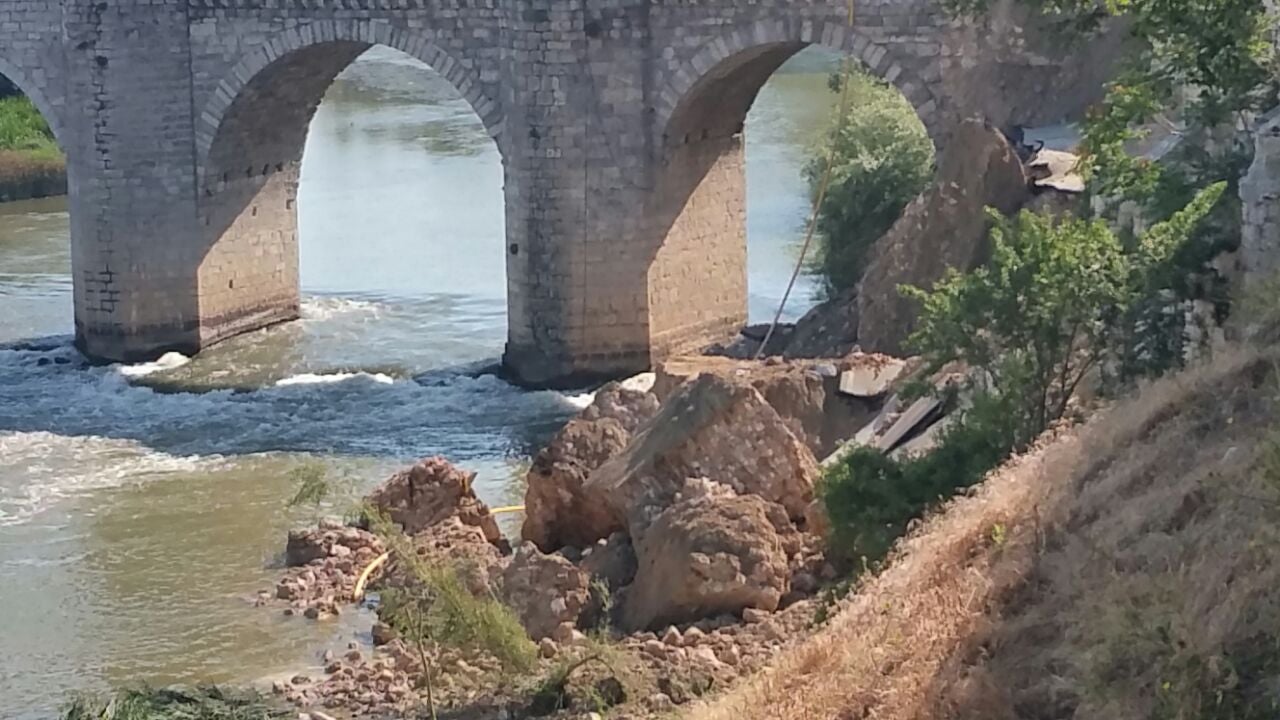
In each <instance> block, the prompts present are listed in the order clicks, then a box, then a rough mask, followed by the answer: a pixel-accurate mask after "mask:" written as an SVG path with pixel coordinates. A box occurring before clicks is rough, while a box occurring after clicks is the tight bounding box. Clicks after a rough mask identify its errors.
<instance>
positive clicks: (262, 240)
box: [196, 25, 503, 347]
mask: <svg viewBox="0 0 1280 720" xmlns="http://www.w3.org/2000/svg"><path fill="white" fill-rule="evenodd" d="M311 35H312V33H306V32H299V31H286V32H283V33H280V34H278V35H277V36H275V37H273V38H272V39H269V40H268V41H266V42H265V43H263V45H262V46H261V47H260V48H259V49H258V50H257V51H255V52H253V53H251V54H249V55H248V56H246V57H245V58H244V59H242V60H241V61H240V62H239V63H238V64H237V65H236V66H235V67H233V68H232V69H231V70H230V71H229V72H228V73H227V75H226V77H225V78H224V79H223V80H222V81H221V83H220V84H219V86H218V88H217V89H216V90H215V91H214V93H213V94H212V96H211V98H210V99H209V100H208V101H207V102H206V107H205V109H204V110H203V111H202V112H201V114H200V116H199V120H198V122H197V129H196V152H197V173H198V175H199V177H198V181H199V208H200V211H199V212H200V223H201V225H202V244H201V247H200V248H199V258H200V260H199V267H198V270H197V287H198V290H197V295H198V297H199V305H200V309H199V317H200V328H199V344H200V346H201V347H207V346H209V345H212V344H214V343H216V342H218V341H220V340H222V339H226V338H228V337H232V336H234V335H237V334H240V333H243V332H247V331H250V330H254V329H258V328H261V327H265V326H267V325H271V324H273V323H277V322H282V321H287V320H292V319H296V318H297V317H298V316H299V313H300V292H299V277H298V275H299V251H298V216H297V198H298V185H299V181H300V177H301V165H302V157H303V152H304V150H305V147H306V140H307V135H308V132H309V128H310V125H311V121H312V119H313V118H314V116H315V113H316V110H317V109H318V108H319V106H320V102H321V101H322V100H323V98H324V96H325V93H326V92H327V91H328V89H329V88H330V87H331V86H332V85H333V82H334V80H335V79H336V78H337V76H338V75H339V74H340V73H341V72H342V71H343V70H345V69H346V68H347V67H348V66H349V65H350V64H351V63H352V62H354V61H355V60H356V58H358V57H359V56H360V55H362V54H363V53H365V52H366V51H367V50H369V49H370V48H372V47H374V46H375V45H377V46H385V47H389V48H392V49H394V50H398V51H399V52H401V53H404V54H405V55H407V56H409V57H411V58H414V59H416V60H418V61H420V62H423V63H424V64H426V65H427V66H428V67H430V68H432V69H433V70H434V71H435V72H437V73H439V74H440V75H441V76H442V77H443V78H444V79H445V80H446V81H448V82H449V83H450V84H451V85H452V86H453V87H454V88H455V89H456V90H457V91H458V92H459V93H460V94H461V95H462V97H463V98H464V99H465V100H466V101H467V103H468V104H469V106H470V107H471V109H472V110H473V111H474V112H475V114H476V116H477V117H478V118H479V119H480V122H481V124H483V126H484V128H485V131H486V133H487V134H488V135H489V137H490V138H492V139H493V140H494V142H495V144H496V145H497V148H498V152H499V156H503V147H502V142H501V138H502V125H503V123H502V115H501V110H500V107H499V106H498V104H497V103H496V102H495V101H493V100H492V99H490V98H487V97H484V95H483V93H482V88H481V86H480V83H479V82H478V81H477V80H476V79H475V78H473V77H472V71H471V70H469V69H468V68H466V67H464V66H463V65H462V64H461V63H460V62H458V61H457V60H455V59H454V58H453V57H451V56H450V55H448V54H447V53H445V52H444V51H443V50H441V49H440V48H438V47H437V46H436V45H434V44H433V43H430V42H428V41H426V40H424V39H422V38H418V37H416V36H413V35H411V34H409V33H407V32H404V31H401V30H398V29H394V28H390V27H387V26H384V25H370V26H369V27H368V28H365V27H363V26H359V27H356V28H355V29H343V28H338V29H337V30H336V31H334V32H332V33H330V32H329V31H328V30H326V31H325V36H324V37H323V38H322V39H318V40H317V39H315V38H313V37H311ZM330 35H332V37H330ZM348 35H349V37H348Z"/></svg>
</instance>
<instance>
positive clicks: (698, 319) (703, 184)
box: [649, 134, 747, 357]
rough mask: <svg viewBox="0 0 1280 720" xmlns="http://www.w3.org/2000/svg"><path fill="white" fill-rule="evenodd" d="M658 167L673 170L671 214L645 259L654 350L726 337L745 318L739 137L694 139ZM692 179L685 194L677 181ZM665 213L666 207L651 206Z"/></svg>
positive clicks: (689, 347) (658, 353)
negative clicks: (654, 250)
mask: <svg viewBox="0 0 1280 720" xmlns="http://www.w3.org/2000/svg"><path fill="white" fill-rule="evenodd" d="M666 172H668V173H670V174H672V175H674V176H678V177H679V178H680V179H681V181H679V182H674V183H672V185H673V186H674V187H673V188H672V189H673V191H674V195H675V196H674V197H671V198H668V199H667V202H668V203H670V204H671V205H672V206H673V207H672V209H675V208H678V210H676V212H677V213H678V214H677V215H676V219H675V221H674V222H673V223H672V225H671V228H670V229H669V230H668V231H667V232H666V233H665V236H664V238H663V242H662V245H661V246H660V247H659V248H658V251H657V253H656V255H655V257H654V259H653V262H652V264H651V265H650V266H649V344H650V352H651V353H652V355H653V356H654V357H666V356H669V355H673V354H678V353H682V352H689V351H694V350H697V349H698V348H701V347H705V346H706V345H708V344H710V343H712V342H716V341H720V340H727V339H730V338H732V337H733V336H734V335H736V334H737V332H738V331H739V330H740V329H742V326H743V325H745V324H746V322H747V198H746V182H745V173H746V155H745V148H744V144H743V136H742V135H741V134H734V135H730V136H728V137H721V138H711V139H707V140H696V141H693V142H691V143H690V144H689V145H687V146H684V147H683V148H682V151H681V152H679V153H677V154H676V155H675V157H674V158H673V160H672V162H671V164H670V165H669V166H668V167H667V168H666ZM688 182H692V183H693V184H694V188H693V190H692V191H689V192H688V193H687V194H686V193H685V185H686V183H688ZM659 214H660V215H665V214H666V213H659Z"/></svg>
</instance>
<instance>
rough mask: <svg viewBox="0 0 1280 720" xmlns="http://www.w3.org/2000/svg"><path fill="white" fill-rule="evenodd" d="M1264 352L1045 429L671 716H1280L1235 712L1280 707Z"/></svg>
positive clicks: (1241, 719)
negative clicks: (825, 622) (726, 682)
mask: <svg viewBox="0 0 1280 720" xmlns="http://www.w3.org/2000/svg"><path fill="white" fill-rule="evenodd" d="M1276 364H1277V362H1276V358H1275V357H1273V356H1264V355H1260V354H1258V353H1256V352H1253V351H1247V350H1236V351H1230V352H1227V353H1224V354H1220V355H1219V356H1218V357H1217V358H1216V359H1215V360H1214V362H1213V363H1212V364H1211V365H1209V366H1206V367H1203V368H1200V369H1197V370H1193V371H1189V372H1186V373H1183V374H1181V375H1179V376H1177V377H1173V378H1169V379H1166V380H1163V381H1160V382H1157V383H1153V384H1151V385H1149V386H1147V387H1145V388H1143V390H1142V391H1141V392H1140V393H1138V394H1137V395H1136V397H1134V398H1133V399H1131V400H1128V401H1125V402H1122V403H1119V404H1118V405H1116V406H1115V407H1113V408H1111V409H1109V410H1108V411H1106V412H1103V413H1100V414H1099V415H1097V416H1096V417H1095V419H1094V420H1093V421H1091V422H1090V423H1088V424H1087V425H1085V426H1083V427H1081V428H1077V429H1071V430H1064V431H1062V432H1060V433H1058V435H1057V437H1055V438H1052V439H1047V440H1046V441H1045V442H1043V443H1042V444H1041V445H1040V446H1039V447H1037V448H1035V449H1033V450H1032V451H1031V452H1029V453H1027V454H1025V455H1024V456H1022V457H1019V458H1017V459H1015V460H1013V461H1012V462H1010V463H1009V464H1007V465H1006V466H1005V467H1003V468H1001V469H1000V470H998V471H997V472H995V473H994V474H993V475H992V476H991V477H990V478H989V479H988V480H987V481H986V482H985V483H984V484H983V485H982V486H980V487H979V488H977V489H976V490H975V492H974V493H973V494H972V495H971V496H969V497H964V498H960V499H957V500H955V501H953V502H952V503H950V504H949V505H948V506H947V507H946V508H944V509H943V510H942V511H941V512H939V513H937V514H936V515H934V516H933V517H932V518H930V519H929V520H928V521H927V522H925V523H924V524H923V525H922V527H920V528H919V530H918V531H917V532H915V533H913V534H912V536H910V537H909V538H908V539H907V540H906V541H904V542H903V543H902V544H900V546H899V547H898V548H897V549H896V551H895V553H894V556H893V557H892V559H891V561H890V564H889V567H888V569H887V570H886V571H885V572H883V573H882V574H880V575H879V576H877V577H874V578H870V579H868V580H867V581H865V582H864V583H863V584H862V586H861V587H860V588H859V589H858V590H857V592H855V593H853V594H852V595H851V596H850V597H849V598H848V599H847V601H846V604H845V606H844V607H843V609H842V610H841V612H840V613H839V614H838V615H837V616H836V617H835V619H833V620H832V622H831V624H830V625H829V626H828V627H827V628H826V629H824V630H823V631H822V632H821V633H819V634H817V635H816V636H815V637H814V638H813V639H812V640H811V641H809V642H807V643H805V644H803V645H800V646H798V647H796V648H794V649H793V650H792V651H790V652H789V653H787V654H785V655H784V656H783V657H782V658H781V659H780V661H779V662H778V663H777V664H776V666H775V667H774V668H772V669H771V670H770V671H768V672H766V673H762V674H761V675H759V676H757V677H755V678H752V679H751V680H749V681H747V682H745V683H744V684H742V685H741V686H739V687H738V688H736V689H735V690H733V691H731V692H730V693H729V694H727V695H726V696H723V697H721V698H720V699H719V700H717V701H716V702H715V703H714V704H711V705H707V706H702V707H698V708H694V709H692V710H691V711H690V712H689V713H688V715H687V717H688V718H689V720H754V719H757V718H759V719H761V720H763V719H765V718H768V719H770V720H775V719H779V718H797V719H799V718H804V719H805V720H809V719H813V720H818V719H821V718H833V719H834V718H863V717H874V718H903V719H905V718H919V719H930V718H973V719H974V720H977V719H978V718H981V719H982V720H998V719H1001V718H1022V719H1027V718H1034V719H1041V718H1043V719H1045V720H1049V719H1053V720H1060V719H1061V720H1065V719H1066V718H1073V717H1124V718H1151V719H1153V720H1182V719H1183V718H1186V719H1188V720H1189V719H1191V718H1201V719H1206V720H1207V719H1210V718H1213V719H1218V718H1222V719H1224V720H1225V718H1236V719H1237V720H1245V719H1246V718H1248V719H1250V720H1252V718H1255V717H1257V718H1261V717H1280V712H1274V713H1273V714H1271V715H1255V714H1252V713H1255V712H1261V711H1260V710H1259V708H1262V707H1264V705H1265V704H1266V703H1267V702H1270V701H1271V700H1280V694H1276V693H1277V691H1280V686H1277V684H1276V682H1277V679H1280V647H1277V646H1276V643H1277V641H1276V638H1278V637H1280V593H1277V592H1274V590H1273V589H1274V588H1275V587H1280V493H1278V492H1277V491H1278V490H1280V484H1277V486H1276V487H1272V486H1271V484H1270V483H1269V482H1268V480H1267V479H1266V478H1265V477H1264V475H1265V473H1262V472H1261V471H1259V470H1258V468H1259V466H1260V464H1261V463H1264V462H1271V461H1274V462H1277V463H1280V444H1275V445H1273V444H1271V442H1270V441H1271V440H1274V439H1275V438H1276V437H1280V435H1277V434H1276V433H1277V432H1280V430H1277V429H1278V428H1280V424H1277V417H1276V410H1275V405H1276V402H1275V401H1276V397H1275V396H1276V394H1277V392H1280V390H1277V387H1276V385H1275V380H1274V376H1275V367H1276ZM1270 447H1274V448H1276V449H1275V450H1274V451H1273V452H1274V454H1275V455H1276V458H1272V459H1270V460H1268V458H1267V457H1265V456H1266V455H1267V451H1266V448H1270ZM1268 692H1271V693H1272V695H1270V696H1267V693H1268ZM1272 707H1273V709H1274V707H1275V706H1272Z"/></svg>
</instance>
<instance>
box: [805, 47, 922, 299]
mask: <svg viewBox="0 0 1280 720" xmlns="http://www.w3.org/2000/svg"><path fill="white" fill-rule="evenodd" d="M846 81H847V82H849V83H850V87H849V89H848V93H849V102H848V109H847V110H846V112H845V116H844V117H836V118H834V120H833V129H832V132H831V134H830V136H829V137H828V138H827V140H826V144H825V145H824V146H823V148H822V149H821V151H820V152H818V153H816V154H815V157H814V159H813V160H812V161H811V162H810V163H809V166H808V168H807V169H806V175H807V176H808V178H809V184H810V186H811V187H812V188H813V191H814V193H815V195H816V194H817V192H818V187H819V186H820V184H821V180H822V178H823V177H824V175H825V172H826V165H827V159H828V156H830V158H831V162H832V166H831V177H830V182H829V184H828V187H827V192H826V195H825V196H824V198H823V201H822V203H821V204H820V205H819V206H818V224H817V228H816V235H817V239H818V247H817V252H816V253H815V256H814V260H813V262H812V264H811V270H812V271H813V272H815V273H816V274H818V275H819V276H821V278H822V280H823V286H824V288H825V291H826V292H827V294H828V295H834V294H836V293H838V292H840V291H842V290H845V289H848V288H852V287H854V286H855V285H857V284H858V281H859V280H861V279H862V274H863V272H864V271H865V270H866V262H867V252H868V251H869V250H870V249H871V246H872V245H874V244H875V242H876V241H877V240H879V239H880V237H881V236H882V235H884V234H885V233H886V232H887V231H888V230H889V228H890V227H892V226H893V223H894V222H896V221H897V220H898V218H899V217H900V216H901V215H902V210H903V208H905V207H906V206H907V203H909V202H911V200H912V199H913V198H915V196H916V195H919V194H920V191H921V190H923V189H924V187H925V185H926V184H927V183H928V182H929V178H930V177H931V176H932V165H933V144H932V142H931V141H930V140H929V136H928V134H927V133H926V132H925V129H924V125H923V124H921V122H920V119H919V118H918V117H917V116H916V113H915V110H914V109H913V108H912V107H911V105H910V103H908V102H907V101H906V99H905V98H903V97H902V94H901V93H899V92H898V91H897V90H895V89H894V88H892V87H890V86H889V85H886V84H884V83H881V82H879V81H876V80H874V79H872V78H871V77H870V76H868V75H867V74H866V73H863V72H850V73H847V74H846V75H843V76H837V77H836V78H835V79H834V81H833V85H834V89H836V90H841V89H842V87H841V85H840V83H842V82H846ZM837 115H838V113H837Z"/></svg>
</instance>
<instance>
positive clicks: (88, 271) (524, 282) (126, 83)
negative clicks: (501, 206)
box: [0, 0, 1087, 383]
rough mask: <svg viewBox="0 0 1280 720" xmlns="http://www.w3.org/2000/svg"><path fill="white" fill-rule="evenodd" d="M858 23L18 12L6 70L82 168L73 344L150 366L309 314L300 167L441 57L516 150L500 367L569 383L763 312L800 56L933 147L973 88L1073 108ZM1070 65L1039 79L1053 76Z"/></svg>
mask: <svg viewBox="0 0 1280 720" xmlns="http://www.w3.org/2000/svg"><path fill="white" fill-rule="evenodd" d="M847 12H848V8H847V5H846V3H844V2H840V1H838V0H834V1H833V0H757V1H756V2H751V3H742V2H738V1H736V0H699V1H698V2H693V1H692V0H668V1H665V2H661V3H655V2H652V0H520V1H519V2H516V1H515V0H465V1H463V0H308V2H305V3H301V2H279V1H278V0H113V1H112V2H109V3H102V2H99V1H97V0H62V1H61V2H59V1H56V0H44V1H41V0H11V1H10V2H6V3H3V4H0V72H4V73H5V74H6V75H9V76H10V77H11V78H12V79H14V80H15V81H16V82H18V83H19V84H20V85H22V86H23V88H24V90H27V91H28V93H30V94H31V95H32V97H33V98H35V99H36V103H37V105H38V106H40V108H41V110H42V111H44V112H45V113H46V114H47V115H48V116H49V117H50V120H51V122H52V123H53V124H54V127H55V129H56V130H57V133H58V136H59V139H60V140H61V141H62V142H63V144H64V146H65V147H66V148H67V150H68V152H69V155H70V175H71V181H70V182H71V203H72V216H73V219H72V235H73V245H74V248H73V258H74V262H73V264H74V270H75V284H76V327H77V335H78V337H79V341H80V344H81V346H82V347H83V348H84V349H86V351H87V352H89V353H90V354H92V355H94V356H96V357H102V358H109V359H132V358H135V357H145V356H153V355H155V354H157V353H159V352H162V351H164V350H168V349H178V350H182V351H184V352H194V351H196V350H198V349H200V348H202V347H205V346H207V345H208V344H210V343H212V342H216V341H217V340H219V339H222V338H224V337H227V336H229V335H231V334H234V333H237V332H241V331H243V330H248V329H252V328H254V327H259V326H261V325H264V324H266V323H270V322H275V321H279V320H283V319H288V318H289V317H293V316H294V315H296V312H297V304H298V303H297V293H298V287H297V270H296V268H297V248H296V245H297V220H296V202H295V199H296V185H297V164H298V162H299V161H300V159H301V155H302V149H303V146H304V143H305V137H306V131H307V126H308V124H309V122H310V119H311V117H312V115H313V113H314V111H315V108H316V106H317V104H318V103H319V102H320V99H321V97H322V96H323V94H324V91H325V89H326V88H327V87H328V86H329V84H330V83H331V82H332V80H333V78H334V76H336V75H337V73H339V72H340V71H341V70H342V68H343V67H345V66H346V64H347V63H349V62H350V60H351V59H353V58H355V57H356V56H357V55H358V54H359V53H360V52H363V51H364V50H365V49H367V48H368V47H370V46H371V45H373V44H384V45H388V46H390V47H393V48H396V49H399V50H401V51H403V52H406V53H408V54H409V55H412V56H414V57H416V58H419V59H421V60H423V61H424V62H426V63H427V64H428V65H430V66H432V67H433V68H435V69H436V70H438V71H439V72H441V73H442V74H443V75H444V76H445V77H446V78H447V79H448V80H449V81H450V82H452V83H453V84H454V85H455V86H456V87H457V88H458V89H459V90H460V91H461V93H462V94H463V96H464V97H466V98H467V100H468V101H469V102H470V103H471V105H472V107H473V108H474V109H475V111H476V113H477V115H478V116H479V117H480V119H481V121H482V122H483V123H484V125H485V127H486V128H487V129H488V131H489V132H490V134H491V135H492V136H493V137H494V139H495V142H496V143H497V145H498V148H499V150H500V151H501V154H502V156H503V165H504V180H505V186H504V193H505V199H506V208H507V209H506V220H507V230H506V232H507V249H508V252H507V258H508V262H507V273H508V289H509V292H508V295H509V302H508V308H509V335H508V344H507V348H506V360H507V363H508V365H509V367H511V368H512V369H513V371H514V372H515V373H516V374H517V375H518V376H520V377H522V378H523V379H525V380H527V381H530V382H534V383H549V382H551V383H554V382H558V381H566V380H568V379H575V378H576V379H581V378H583V377H585V376H590V375H613V374H619V373H623V372H628V371H633V370H637V369H640V368H644V367H646V366H648V365H649V364H650V363H651V362H652V361H654V360H655V359H657V358H659V357H661V356H662V355H664V354H665V353H668V352H671V351H673V350H679V349H684V348H686V347H688V346H690V345H692V344H697V343H701V342H707V341H711V340H715V339H719V338H721V337H723V336H725V335H726V334H729V333H731V332H732V330H733V329H734V327H735V326H736V325H737V324H739V323H740V322H741V321H742V320H743V318H744V317H745V312H746V287H745V279H744V278H745V250H744V247H745V244H744V234H745V229H744V228H745V209H744V207H743V203H744V200H743V197H744V183H745V180H744V176H743V172H742V137H741V134H740V133H741V126H742V123H743V120H744V118H745V115H746V112H747V110H748V109H749V107H750V105H751V103H752V102H753V101H754V99H755V96H756V94H757V93H758V92H759V90H760V87H761V86H762V85H763V83H764V81H765V80H766V79H767V78H768V76H769V75H770V74H771V73H772V72H773V71H774V70H775V69H776V68H777V67H778V65H780V64H781V63H782V62H783V61H785V60H786V58H788V57H790V56H791V55H792V54H794V53H795V52H797V51H798V50H800V49H801V48H803V47H805V46H806V45H809V44H821V45H824V46H828V47H831V48H834V49H837V50H840V51H845V52H849V53H852V54H853V55H854V56H855V57H856V58H858V59H859V60H860V61H861V62H862V63H863V64H864V65H866V66H867V68H869V69H870V70H871V71H872V72H873V73H875V74H877V75H878V76H880V77H882V78H884V79H885V80H887V81H889V82H891V83H893V84H894V85H895V86H897V87H898V88H899V89H900V90H901V91H902V92H903V94H904V95H905V96H906V97H907V99H908V100H910V101H911V102H912V104H913V105H914V106H915V107H916V108H917V110H918V111H919V112H920V115H921V117H922V119H923V120H924V121H925V124H926V126H927V127H928V128H929V129H930V131H931V133H932V134H933V136H934V138H935V140H936V141H937V142H939V143H942V142H945V140H946V135H947V128H948V126H949V123H950V121H951V120H953V119H954V118H956V117H961V116H964V115H965V114H967V113H968V112H970V110H971V109H972V106H973V103H970V102H969V100H971V99H972V98H971V97H970V96H974V97H979V98H980V99H981V100H982V102H980V103H977V107H978V108H979V109H981V110H982V111H983V112H988V113H997V114H999V111H1000V108H1001V107H1005V108H1006V109H1007V111H1006V112H1003V114H1002V115H1001V118H1002V119H1005V118H1008V119H1016V118H1017V117H1018V116H1020V115H1023V114H1028V115H1029V114H1034V113H1032V111H1033V110H1034V111H1035V113H1039V115H1037V117H1040V116H1043V115H1044V114H1045V113H1048V112H1049V110H1046V107H1048V106H1051V105H1053V104H1054V103H1053V102H1052V98H1045V97H1043V93H1042V92H1040V91H1041V90H1043V88H1042V87H1041V86H1039V85H1037V84H1036V83H1035V82H1031V83H1013V84H1012V85H1010V86H1008V87H1004V86H1001V88H1000V91H999V92H996V91H992V92H987V93H977V92H976V91H975V90H974V88H975V87H979V86H981V85H982V84H983V83H984V82H987V80H984V78H990V77H991V76H992V73H995V72H996V71H997V70H999V71H1000V72H1009V73H1014V71H1015V70H1017V68H1018V67H1020V66H1019V65H1018V63H1019V61H1018V59H1017V57H1016V55H1017V53H1016V52H1013V51H1009V50H1008V49H1007V48H1006V49H1004V50H1001V51H1000V52H1001V54H999V55H998V58H997V60H993V61H991V62H989V63H986V64H984V62H985V61H981V58H982V56H983V54H984V53H986V52H988V50H987V49H985V48H986V47H987V45H985V44H984V41H985V39H986V38H985V36H984V31H982V29H981V28H979V29H978V30H975V29H974V26H965V25H957V24H955V23H953V22H952V21H950V20H949V19H948V18H946V17H945V16H944V15H942V14H941V13H940V12H939V11H938V9H937V8H936V7H935V6H934V4H933V2H932V0H858V2H857V3H856V12H855V16H854V19H853V23H852V25H849V24H848V18H847ZM985 32H986V33H987V34H989V29H988V30H987V31H985ZM1015 49H1018V48H1015ZM992 52H994V51H992ZM1054 62H1058V61H1057V60H1054V59H1053V58H1050V57H1048V56H1035V57H1033V58H1031V59H1030V60H1028V61H1027V63H1025V66H1026V67H1032V66H1034V67H1035V71H1034V72H1035V73H1039V75H1038V76H1044V74H1045V73H1046V72H1052V71H1051V70H1050V71H1046V70H1045V67H1054V66H1053V63H1054ZM1046 63H1048V65H1046ZM993 68H995V69H994V70H993ZM1014 74H1016V73H1014ZM1084 75H1087V73H1085V74H1082V77H1083V76H1084ZM966 83H967V84H966ZM1085 84H1087V83H1085ZM949 89H950V90H949ZM1002 93H1003V94H1002ZM1036 93H1039V94H1038V95H1036ZM1004 95H1009V97H1004ZM1012 95H1019V97H1013V96H1012ZM1033 95H1034V96H1035V97H1034V99H1028V98H1031V97H1032V96H1033ZM1001 98H1003V99H1001ZM1050 114H1052V113H1050Z"/></svg>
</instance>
